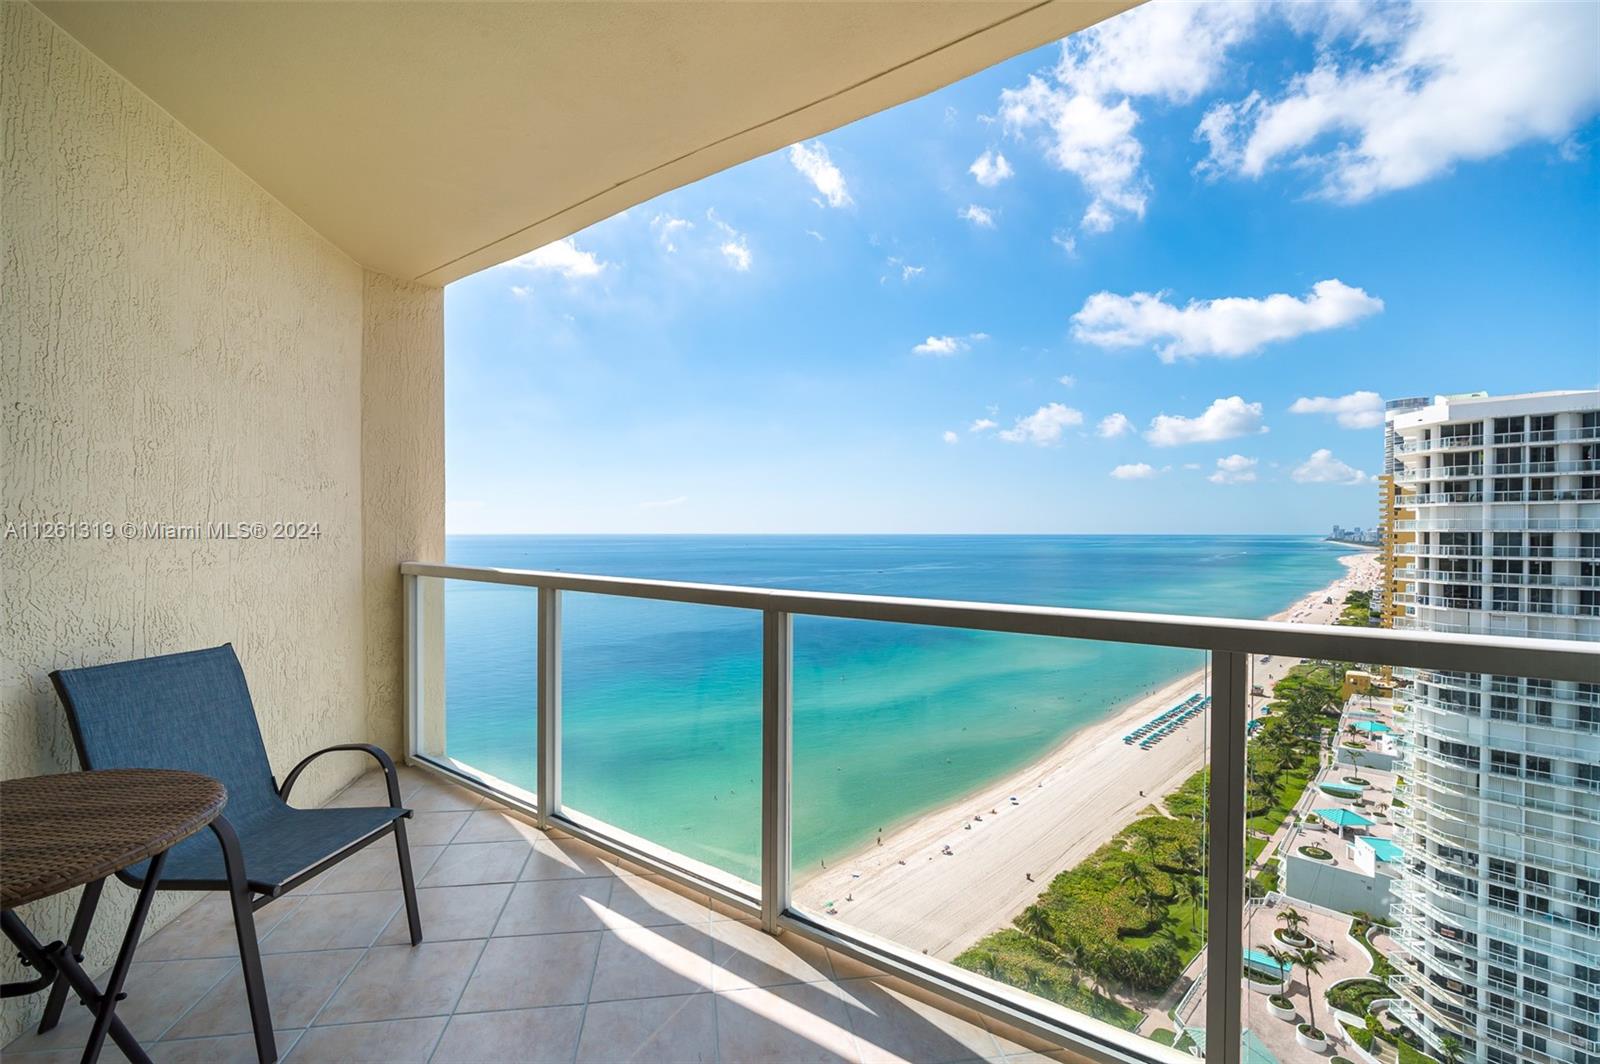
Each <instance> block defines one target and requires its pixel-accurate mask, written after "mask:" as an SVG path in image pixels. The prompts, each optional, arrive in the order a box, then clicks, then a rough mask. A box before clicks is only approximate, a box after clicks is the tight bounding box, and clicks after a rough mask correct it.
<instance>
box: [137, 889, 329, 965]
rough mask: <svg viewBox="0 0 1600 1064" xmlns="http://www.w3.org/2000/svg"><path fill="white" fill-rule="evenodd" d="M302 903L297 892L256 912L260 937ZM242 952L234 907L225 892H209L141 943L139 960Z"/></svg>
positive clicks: (186, 957) (258, 939)
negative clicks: (235, 926) (235, 923)
mask: <svg viewBox="0 0 1600 1064" xmlns="http://www.w3.org/2000/svg"><path fill="white" fill-rule="evenodd" d="M299 904H300V898H299V897H298V896H297V895H290V896H289V897H286V898H279V899H278V900H277V901H275V902H273V903H272V904H271V905H268V906H266V907H265V908H263V909H259V910H257V911H256V913H255V925H256V940H257V941H260V940H261V939H262V938H264V937H265V936H267V935H269V934H271V933H272V930H273V928H275V927H277V926H278V922H279V921H280V920H283V919H285V918H286V917H287V916H288V915H289V914H290V913H292V912H294V910H295V907H296V906H298V905H299ZM238 956H239V939H238V937H237V934H236V932H235V931H234V928H233V909H232V907H231V906H230V905H229V904H228V899H227V898H226V897H225V896H224V895H222V894H207V895H205V896H203V897H202V898H201V899H200V900H199V901H197V902H195V903H194V904H193V905H191V906H189V907H188V908H187V909H185V910H184V911H183V912H181V913H179V914H178V915H177V916H176V917H174V918H173V920H172V922H171V923H169V924H167V926H165V927H163V928H162V929H161V930H160V931H157V932H156V933H155V934H154V935H151V936H150V937H149V938H148V939H146V940H145V941H144V942H141V943H140V944H139V952H138V953H137V954H136V955H135V959H136V960H138V961H171V960H191V959H196V958H201V957H233V958H235V959H237V958H238Z"/></svg>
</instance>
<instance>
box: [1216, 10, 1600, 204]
mask: <svg viewBox="0 0 1600 1064" xmlns="http://www.w3.org/2000/svg"><path fill="white" fill-rule="evenodd" d="M1307 6H1308V7H1309V6H1312V5H1307ZM1386 14H1387V18H1379V19H1376V20H1374V19H1372V18H1364V19H1361V20H1360V21H1359V24H1361V25H1364V26H1373V25H1375V26H1376V27H1377V31H1376V32H1372V31H1367V30H1363V31H1362V34H1363V35H1364V36H1365V37H1366V38H1367V39H1368V40H1376V41H1377V42H1378V43H1380V44H1382V43H1387V44H1388V45H1389V47H1387V48H1383V49H1380V57H1379V58H1378V59H1377V60H1376V61H1372V60H1367V59H1365V58H1363V59H1362V60H1359V61H1357V60H1346V61H1343V62H1341V61H1340V60H1339V59H1337V58H1336V57H1335V53H1334V51H1333V50H1332V49H1328V48H1322V49H1319V57H1318V60H1317V63H1316V66H1315V67H1314V68H1313V69H1312V70H1311V71H1310V72H1309V73H1302V74H1298V75H1296V76H1295V77H1294V78H1293V79H1291V80H1290V82H1289V84H1288V86H1287V89H1286V91H1285V92H1284V93H1283V95H1282V96H1281V97H1279V98H1277V99H1270V100H1269V99H1267V98H1266V97H1264V96H1262V95H1261V94H1260V93H1251V94H1250V95H1249V96H1247V97H1245V98H1244V99H1242V100H1239V101H1236V102H1233V103H1221V104H1217V105H1216V106H1214V107H1212V108H1211V110H1210V111H1208V112H1207V114H1206V116H1205V118H1204V119H1203V120H1202V121H1201V123H1200V127H1199V130H1198V131H1197V135H1198V136H1199V137H1200V138H1202V139H1204V140H1205V141H1206V142H1207V143H1208V144H1209V146H1210V156H1209V159H1208V160H1207V162H1206V163H1205V164H1204V167H1205V168H1207V169H1210V170H1213V171H1216V172H1224V173H1231V174H1236V175H1240V176H1244V177H1251V178H1254V177H1260V176H1261V175H1262V174H1264V173H1266V172H1267V171H1268V170H1270V169H1273V168H1275V167H1279V166H1288V167H1291V168H1295V169H1299V170H1303V171H1305V172H1308V173H1310V174H1313V175H1316V176H1317V177H1318V178H1320V184H1319V186H1318V187H1317V188H1316V190H1315V192H1316V194H1317V195H1319V196H1321V197H1323V198H1326V199H1329V200H1333V201H1335V202H1340V203H1358V202H1360V201H1362V200H1365V199H1368V198H1370V197H1372V196H1375V195H1378V194H1380V193H1384V192H1388V191H1391V190H1394V189H1401V188H1409V187H1411V186H1413V185H1417V184H1420V183H1422V182H1424V181H1427V180H1429V179H1431V178H1434V177H1437V176H1439V175H1441V174H1444V173H1447V172H1449V170H1450V169H1451V168H1452V167H1453V166H1455V164H1456V163H1458V162H1463V161H1473V160H1479V159H1487V158H1490V157H1492V156H1494V155H1498V154H1500V153H1501V152H1504V151H1506V150H1508V149H1510V148H1513V147H1515V146H1517V145H1519V144H1524V143H1527V142H1529V141H1543V142H1546V143H1550V144H1559V143H1560V142H1562V140H1563V139H1564V138H1566V137H1567V136H1568V134H1570V133H1571V132H1572V131H1573V129H1574V128H1575V127H1577V126H1578V124H1579V123H1581V122H1583V121H1584V120H1586V119H1587V118H1588V117H1590V116H1591V115H1593V114H1594V113H1595V111H1596V109H1597V108H1600V63H1596V62H1595V41H1596V40H1597V39H1600V6H1597V5H1595V4H1593V3H1544V4H1533V3H1460V4H1415V5H1412V6H1410V7H1409V8H1404V9H1400V8H1395V9H1390V10H1389V11H1388V12H1387V13H1386ZM1355 24H1358V23H1356V22H1355V21H1353V20H1350V19H1348V18H1344V19H1337V20H1332V21H1329V20H1323V21H1322V23H1321V26H1320V28H1321V30H1322V31H1323V32H1324V34H1325V35H1328V34H1337V33H1339V32H1350V28H1351V26H1352V25H1355Z"/></svg>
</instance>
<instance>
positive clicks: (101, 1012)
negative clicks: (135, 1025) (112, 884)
mask: <svg viewBox="0 0 1600 1064" xmlns="http://www.w3.org/2000/svg"><path fill="white" fill-rule="evenodd" d="M166 864H167V851H166V850H162V851H161V852H160V853H158V854H156V855H155V857H153V858H151V860H150V867H148V868H147V869H145V873H144V885H143V886H141V887H140V888H139V897H138V898H137V899H136V900H135V901H134V903H133V915H132V916H130V917H129V918H128V933H127V934H125V935H123V936H122V948H121V949H120V950H118V951H117V960H116V963H114V964H113V965H112V966H111V974H110V975H108V976H106V988H105V989H104V990H103V991H101V996H100V1004H99V1007H98V1008H96V1009H95V1015H94V1027H93V1029H91V1030H90V1032H89V1044H88V1045H86V1046H84V1047H83V1064H94V1062H95V1061H96V1060H98V1059H100V1047H101V1046H103V1045H104V1044H105V1041H106V1032H107V1031H108V1030H110V1029H111V1017H112V1015H113V1014H114V1013H115V1012H116V1010H117V999H118V998H119V997H121V996H122V984H123V983H124V982H126V981H127V978H128V966H129V965H131V964H132V963H133V951H134V950H135V949H137V948H138V947H139V932H141V931H143V930H144V919H145V917H146V916H148V915H149V914H150V902H151V900H152V899H153V898H154V897H155V896H156V884H157V883H159V882H161V870H162V869H163V868H165V867H166ZM69 948H70V947H69Z"/></svg>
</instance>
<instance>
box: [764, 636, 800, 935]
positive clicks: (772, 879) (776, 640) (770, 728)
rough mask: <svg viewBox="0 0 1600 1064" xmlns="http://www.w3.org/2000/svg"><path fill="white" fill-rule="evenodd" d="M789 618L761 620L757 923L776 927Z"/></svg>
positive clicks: (784, 890)
mask: <svg viewBox="0 0 1600 1064" xmlns="http://www.w3.org/2000/svg"><path fill="white" fill-rule="evenodd" d="M793 666H794V617H793V615H791V614H788V613H783V612H780V611H777V610H767V611H765V612H764V613H763V614H762V623H761V926H762V928H763V929H765V930H766V931H767V933H768V934H775V933H777V931H778V918H779V917H780V916H782V915H783V913H784V911H785V910H787V909H788V908H789V875H790V868H789V831H790V823H791V821H790V801H791V798H792V794H791V791H790V785H789V768H790V765H791V760H790V740H791V739H792V737H793V735H794V705H793V693H794V671H793Z"/></svg>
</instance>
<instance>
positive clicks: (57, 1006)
mask: <svg viewBox="0 0 1600 1064" xmlns="http://www.w3.org/2000/svg"><path fill="white" fill-rule="evenodd" d="M105 885H106V881H105V880H103V879H97V880H95V881H94V882H93V883H86V884H84V887H83V896H82V897H80V898H79V899H78V912H77V915H76V916H74V917H73V918H72V929H71V930H70V931H68V932H67V950H68V952H70V953H71V954H72V959H73V960H75V961H77V962H78V963H79V964H82V963H83V943H84V941H85V940H86V939H87V938H88V937H89V928H90V926H92V925H93V924H94V911H95V909H96V908H98V907H99V905H100V892H101V891H102V890H104V889H105ZM70 989H71V987H70V986H69V985H68V983H67V977H66V976H65V975H62V974H61V973H60V972H57V973H56V981H55V983H54V985H52V986H51V987H50V997H49V999H48V1000H47V1001H46V1002H45V1005H44V1016H43V1017H42V1018H41V1019H40V1020H39V1033H40V1034H44V1033H45V1032H46V1031H49V1030H51V1029H53V1028H54V1027H55V1025H56V1024H57V1023H58V1022H60V1020H61V1010H62V1009H63V1008H64V1007H65V1006H66V1004H67V992H68V991H69V990H70Z"/></svg>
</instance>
